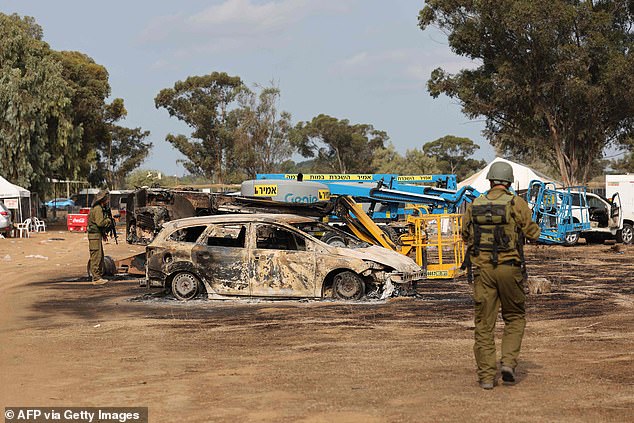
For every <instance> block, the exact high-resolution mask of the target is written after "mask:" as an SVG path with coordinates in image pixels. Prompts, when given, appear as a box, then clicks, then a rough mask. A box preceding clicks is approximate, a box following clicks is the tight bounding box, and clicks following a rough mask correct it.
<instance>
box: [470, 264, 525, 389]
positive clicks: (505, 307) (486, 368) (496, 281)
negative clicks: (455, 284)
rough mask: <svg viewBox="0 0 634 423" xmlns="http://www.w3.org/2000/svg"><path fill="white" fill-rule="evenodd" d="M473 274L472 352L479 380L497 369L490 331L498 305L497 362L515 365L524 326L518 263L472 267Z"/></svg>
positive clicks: (492, 375) (490, 377)
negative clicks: (499, 352)
mask: <svg viewBox="0 0 634 423" xmlns="http://www.w3.org/2000/svg"><path fill="white" fill-rule="evenodd" d="M473 274H474V283H473V300H474V302H475V344H474V346H473V352H474V354H475V359H476V363H477V365H478V378H479V379H480V381H483V382H493V380H494V379H495V375H496V373H497V366H496V357H495V338H494V331H495V321H496V320H497V316H498V310H499V309H500V305H501V306H502V319H503V320H504V334H503V336H502V358H501V363H502V365H504V366H509V367H512V368H515V366H516V365H517V358H518V356H519V353H520V348H521V346H522V337H523V336H524V327H525V326H526V312H525V309H524V303H525V300H526V296H525V294H524V280H523V277H522V271H521V269H520V267H519V266H512V265H507V264H500V265H498V266H493V264H487V265H484V266H479V267H477V268H476V267H474V269H473Z"/></svg>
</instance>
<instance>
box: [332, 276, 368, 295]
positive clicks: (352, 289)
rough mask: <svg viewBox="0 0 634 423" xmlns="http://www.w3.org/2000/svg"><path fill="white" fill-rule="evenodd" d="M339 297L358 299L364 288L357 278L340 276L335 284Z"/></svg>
mask: <svg viewBox="0 0 634 423" xmlns="http://www.w3.org/2000/svg"><path fill="white" fill-rule="evenodd" d="M335 289H336V291H337V296H338V297H340V298H356V297H358V296H359V294H360V293H361V290H362V287H361V285H360V283H359V281H357V280H356V279H355V278H351V277H347V276H346V275H339V276H338V277H337V281H336V283H335Z"/></svg>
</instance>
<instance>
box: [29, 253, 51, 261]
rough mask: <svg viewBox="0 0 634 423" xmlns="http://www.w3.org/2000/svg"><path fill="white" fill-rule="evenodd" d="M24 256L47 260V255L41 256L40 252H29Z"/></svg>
mask: <svg viewBox="0 0 634 423" xmlns="http://www.w3.org/2000/svg"><path fill="white" fill-rule="evenodd" d="M25 257H26V258H34V259H42V260H48V257H46V256H42V255H40V254H29V255H28V256H25Z"/></svg>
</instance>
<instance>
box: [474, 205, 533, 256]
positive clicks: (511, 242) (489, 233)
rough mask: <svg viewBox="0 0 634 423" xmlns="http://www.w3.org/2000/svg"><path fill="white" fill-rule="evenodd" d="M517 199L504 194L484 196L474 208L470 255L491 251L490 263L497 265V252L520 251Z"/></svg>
mask: <svg viewBox="0 0 634 423" xmlns="http://www.w3.org/2000/svg"><path fill="white" fill-rule="evenodd" d="M514 205H515V196H514V195H513V194H511V193H504V194H502V195H500V196H499V197H498V198H496V199H489V198H487V196H486V195H481V196H480V197H478V198H476V199H475V200H474V201H473V205H472V206H471V221H472V224H473V246H472V251H471V253H472V254H473V255H474V256H477V255H478V254H479V253H480V251H488V252H491V262H492V263H493V264H494V265H497V264H498V262H497V261H498V252H500V251H512V250H521V246H520V241H519V233H518V232H517V225H516V223H515V213H514V211H513V206H514Z"/></svg>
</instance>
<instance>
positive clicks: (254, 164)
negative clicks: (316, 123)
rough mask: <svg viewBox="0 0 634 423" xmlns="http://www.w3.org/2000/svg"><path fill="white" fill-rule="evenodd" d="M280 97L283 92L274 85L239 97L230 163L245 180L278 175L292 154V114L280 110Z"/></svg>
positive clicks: (244, 93)
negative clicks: (282, 165) (257, 174)
mask: <svg viewBox="0 0 634 423" xmlns="http://www.w3.org/2000/svg"><path fill="white" fill-rule="evenodd" d="M279 97H280V90H279V89H278V88H277V87H275V86H274V85H273V84H272V83H271V86H269V87H265V88H262V90H261V91H260V94H259V95H257V94H256V93H254V92H253V91H251V90H248V89H245V90H243V91H242V92H241V93H240V94H239V95H238V103H239V108H238V109H237V110H235V111H234V114H235V120H236V121H237V122H238V124H237V128H236V130H235V133H234V140H235V144H234V146H233V151H232V155H233V160H231V163H233V164H234V168H235V170H237V171H241V172H243V173H244V174H245V176H246V178H249V179H253V178H255V175H256V173H273V172H275V171H276V170H277V169H278V168H279V166H280V164H281V163H282V162H284V161H285V160H286V159H288V158H289V157H290V156H291V154H292V152H293V148H292V146H291V144H290V140H289V132H290V130H291V115H290V113H288V112H284V111H282V112H280V111H278V103H279Z"/></svg>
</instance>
